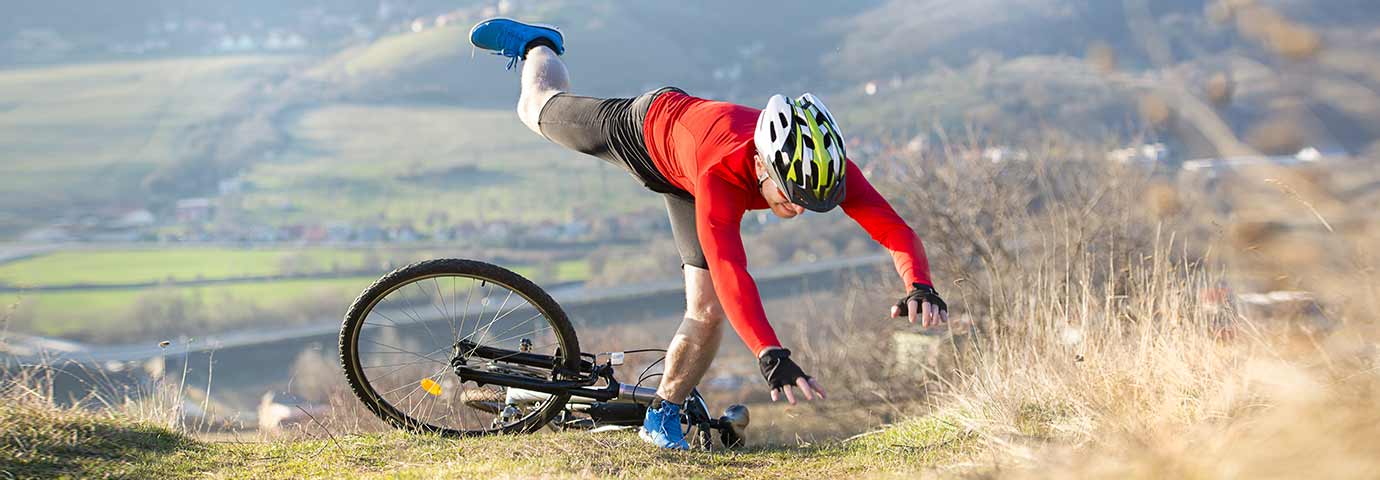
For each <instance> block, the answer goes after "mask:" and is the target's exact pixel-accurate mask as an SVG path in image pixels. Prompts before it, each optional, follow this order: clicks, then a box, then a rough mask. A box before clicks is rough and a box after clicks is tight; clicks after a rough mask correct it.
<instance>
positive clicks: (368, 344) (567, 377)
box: [340, 259, 749, 449]
mask: <svg viewBox="0 0 1380 480" xmlns="http://www.w3.org/2000/svg"><path fill="white" fill-rule="evenodd" d="M495 290H497V292H495ZM504 292H506V293H504ZM462 299H463V300H464V301H463V306H462V305H461V300H462ZM510 304H511V305H510ZM519 312H520V313H519ZM515 313H516V315H514V314H515ZM472 314H473V315H472ZM471 320H473V322H472V323H473V325H471ZM655 352H662V353H664V350H660V349H639V350H627V351H622V352H603V353H597V354H591V353H584V352H582V351H581V350H580V344H579V340H578V338H577V337H576V334H575V329H574V327H573V326H572V325H571V323H570V319H569V318H568V317H567V316H566V314H565V312H564V311H563V310H562V309H561V306H560V305H559V304H557V302H556V301H555V300H553V299H552V298H551V296H550V295H548V294H547V293H546V291H544V290H542V288H541V287H539V286H537V285H536V284H535V283H533V282H531V281H530V280H528V279H526V278H524V277H522V276H521V275H519V274H517V273H514V272H513V271H511V270H508V269H506V268H503V267H500V266H497V265H493V264H490V263H485V262H481V261H476V260H465V259H438V260H427V261H422V262H418V263H414V264H412V265H408V266H405V267H402V268H399V269H397V270H394V271H392V272H390V273H388V274H387V275H384V276H383V277H382V278H380V279H379V280H378V281H376V282H374V284H373V285H370V286H369V287H368V288H367V289H365V290H364V292H363V293H361V294H360V295H359V297H358V298H356V299H355V301H354V303H353V304H352V305H351V306H350V309H349V311H348V312H347V313H346V315H345V320H344V322H343V324H342V325H341V329H340V362H341V367H342V368H343V369H344V371H345V378H346V380H347V381H348V382H349V385H350V389H351V391H353V393H354V394H355V396H356V397H358V398H359V400H360V401H361V402H363V403H364V405H365V407H366V408H368V410H369V411H370V412H372V413H373V414H374V415H375V416H377V417H379V418H380V419H382V420H384V421H385V422H387V423H388V424H389V425H391V426H393V427H396V428H400V429H404V430H408V431H412V432H425V433H434V434H440V435H444V436H454V437H459V436H472V435H492V434H500V433H513V434H517V433H532V432H535V431H537V430H540V429H541V428H542V427H549V428H550V429H553V430H569V429H577V430H593V429H600V428H627V427H631V426H635V425H641V424H642V419H643V417H644V415H645V414H646V409H647V406H648V404H649V403H650V402H651V400H652V398H654V396H655V395H656V388H655V386H654V385H653V386H643V385H642V384H643V383H644V382H647V381H649V380H651V379H653V378H655V377H656V376H659V375H660V374H649V373H648V372H649V371H650V369H651V368H652V367H653V366H655V365H657V364H658V363H660V362H661V361H662V360H657V361H655V362H652V363H651V364H650V365H648V366H647V368H646V369H644V370H643V372H642V374H641V375H639V378H638V381H637V382H636V383H632V384H627V383H622V382H619V381H618V380H617V378H615V373H614V367H616V366H620V365H623V364H624V363H625V362H626V358H627V355H631V354H643V353H655ZM664 358H665V357H664V356H663V357H662V359H664ZM681 423H682V426H683V428H686V429H687V435H686V438H687V439H688V440H690V441H691V444H692V447H695V448H700V449H712V448H714V440H715V437H716V436H715V435H714V433H718V435H717V439H718V443H719V445H720V446H722V447H728V448H735V447H739V446H742V445H743V444H744V442H745V438H746V429H747V426H748V424H749V415H748V410H747V407H746V406H744V405H739V404H735V405H731V406H729V407H728V408H727V409H725V411H724V414H723V415H721V416H719V417H713V416H711V415H710V414H709V408H708V404H707V403H706V402H705V400H704V397H703V396H702V395H700V393H699V392H698V390H696V391H694V392H692V393H691V395H690V397H689V398H688V399H687V400H686V402H685V408H684V414H683V415H682V418H681Z"/></svg>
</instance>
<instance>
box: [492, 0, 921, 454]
mask: <svg viewBox="0 0 1380 480" xmlns="http://www.w3.org/2000/svg"><path fill="white" fill-rule="evenodd" d="M470 41H471V42H472V43H473V44H474V45H475V46H476V47H478V48H482V49H485V50H489V51H492V52H493V53H495V54H497V55H503V56H506V57H508V58H509V59H510V60H509V62H508V68H510V69H511V68H513V67H514V66H515V65H517V63H518V61H519V60H525V63H524V64H523V67H522V70H521V71H522V75H521V81H522V93H521V95H520V96H519V98H518V106H517V110H518V117H519V118H520V119H521V120H522V122H523V123H524V124H525V125H527V127H528V128H530V129H531V130H532V131H533V132H536V133H537V134H538V135H541V136H542V137H544V138H546V139H548V140H550V141H552V142H555V143H557V144H560V145H562V146H565V147H568V148H570V149H573V150H576V151H579V152H582V153H586V154H589V155H593V156H595V157H598V158H601V159H603V160H605V161H608V162H610V163H612V164H614V165H617V166H618V167H620V168H623V169H625V170H627V171H628V172H629V173H631V174H632V176H633V177H634V178H636V179H638V180H639V181H641V182H642V183H643V184H644V185H646V187H647V188H648V189H650V190H652V191H654V192H658V193H661V194H663V196H664V197H665V202H666V209H667V212H668V214H669V216H670V218H671V232H672V234H673V236H674V237H675V242H676V247H677V248H678V250H679V252H680V256H681V261H682V263H683V265H682V269H683V271H684V274H685V290H686V307H687V308H686V313H685V318H684V321H683V322H682V323H681V325H680V327H679V329H678V330H677V331H676V334H675V336H674V338H673V339H672V341H671V345H670V346H669V347H668V348H667V350H668V351H667V358H666V370H665V372H664V377H663V379H662V381H661V385H660V386H659V387H658V389H657V395H658V397H659V398H658V399H657V400H656V401H654V402H653V404H652V406H651V408H649V409H648V410H647V417H646V420H645V421H644V422H643V428H642V430H641V431H640V434H641V436H642V438H643V439H645V440H647V441H648V442H651V443H653V444H655V445H657V446H660V447H663V448H676V449H685V448H687V444H686V441H685V436H684V433H683V432H682V430H681V426H680V410H681V405H682V403H683V402H684V401H685V398H686V397H687V396H688V395H689V394H690V391H691V390H692V389H693V388H694V386H695V385H696V384H697V383H699V381H700V379H701V377H703V376H704V373H705V371H706V370H707V369H708V368H709V365H710V363H712V362H713V359H714V356H715V354H716V353H717V352H718V348H719V340H720V338H721V337H722V332H723V329H722V325H723V321H724V319H725V317H727V320H728V322H729V323H730V324H731V325H732V326H733V329H734V330H735V331H737V332H738V335H739V336H740V337H742V339H743V341H744V342H745V343H747V346H748V348H749V349H751V350H752V352H753V353H754V354H755V355H756V356H757V358H758V364H759V367H760V368H761V371H762V375H763V377H765V378H766V380H767V383H768V385H769V386H770V388H771V398H772V400H773V401H776V400H778V399H779V398H780V397H781V396H784V397H785V398H786V399H787V400H788V401H789V402H791V403H792V404H794V403H795V402H796V394H795V393H794V392H793V389H794V388H799V389H800V393H801V394H802V395H803V396H804V398H805V399H807V400H813V399H814V398H815V397H818V398H824V395H825V394H824V390H823V389H822V388H821V387H820V385H819V382H818V381H817V380H816V379H814V378H812V377H810V376H809V375H806V374H805V372H804V371H802V370H801V368H800V366H798V365H797V364H796V363H795V362H794V361H792V360H791V352H790V350H787V349H785V348H782V346H781V342H780V341H779V340H778V339H777V337H776V334H775V332H774V331H773V330H772V327H771V325H770V324H768V323H767V316H766V313H765V311H764V310H763V308H762V301H761V299H760V298H759V296H758V293H757V286H756V284H755V283H754V282H753V279H752V277H751V276H749V275H748V272H747V257H746V255H745V253H744V251H743V241H742V237H741V235H740V222H741V221H742V218H743V214H744V213H745V212H746V211H748V210H757V209H771V211H772V212H773V213H774V214H776V215H777V216H779V217H781V218H793V217H795V216H797V215H800V214H801V213H803V212H804V211H805V210H811V211H814V212H827V211H830V210H832V209H833V208H834V207H843V211H844V213H845V214H847V215H848V216H849V217H852V218H853V219H854V220H855V221H857V222H858V224H859V225H861V226H862V228H863V229H864V230H866V231H867V233H868V234H869V235H871V237H872V238H873V239H874V240H876V241H877V242H878V243H880V244H881V245H882V246H883V247H885V248H886V249H887V250H889V251H890V252H891V256H892V258H893V260H894V262H895V265H896V270H897V272H898V273H899V274H900V276H901V279H902V280H903V281H904V282H905V284H906V285H908V286H909V287H908V291H909V293H907V294H906V295H905V296H903V297H902V298H901V299H900V300H899V301H898V302H897V304H896V305H893V306H892V307H891V315H892V316H893V317H897V316H901V315H905V316H907V317H909V319H910V321H911V322H912V323H913V322H916V321H917V320H919V321H920V322H921V323H922V324H923V325H924V326H926V327H928V326H931V325H936V324H939V323H942V322H946V321H948V312H947V310H948V308H947V306H946V305H945V303H944V301H943V300H942V299H941V298H940V297H939V294H938V293H937V292H936V291H935V290H934V287H933V283H932V282H931V281H930V278H929V263H928V261H927V259H926V257H925V252H924V248H923V246H922V245H921V242H920V238H919V237H918V236H917V235H916V234H915V232H914V231H913V230H911V228H910V227H909V226H907V225H906V223H905V222H904V221H903V220H901V218H900V217H899V216H897V215H896V212H895V211H894V210H893V209H892V208H891V206H890V205H889V204H888V203H887V201H886V200H885V199H883V198H882V197H881V195H879V194H878V193H877V191H876V189H874V188H872V185H871V184H870V183H868V181H867V179H866V178H864V177H863V175H862V173H861V172H860V171H859V170H858V167H857V166H856V165H854V164H853V162H852V161H849V160H848V158H847V155H846V151H845V149H844V141H843V135H842V133H841V132H840V130H839V127H838V124H837V123H836V122H835V121H834V118H833V116H832V115H830V114H829V110H828V109H827V108H825V106H824V103H823V102H821V101H820V100H819V98H818V97H815V96H814V95H811V94H809V93H806V94H804V95H801V96H799V97H797V98H795V99H788V98H786V97H784V96H781V95H775V96H772V97H771V99H770V100H768V102H767V104H766V107H765V108H764V109H761V110H758V109H756V108H751V107H746V106H741V105H734V104H731V103H726V102H717V101H712V100H706V99H702V98H696V97H694V96H691V95H688V94H686V93H685V92H684V91H682V90H680V89H678V88H674V87H664V88H659V89H656V90H653V91H650V92H647V93H644V94H642V95H639V96H637V97H632V98H593V97H585V96H578V95H573V94H571V93H569V92H570V80H569V75H568V74H567V72H566V67H565V64H564V63H563V62H562V61H561V59H560V58H558V57H559V56H560V55H561V54H563V53H565V44H564V42H565V39H564V37H563V35H562V34H561V32H560V31H558V30H556V29H555V28H554V27H550V26H546V25H537V24H525V23H521V22H517V21H514V20H510V19H505V18H494V19H489V20H485V21H483V22H480V23H478V24H477V25H475V26H474V28H473V29H472V30H471V31H470Z"/></svg>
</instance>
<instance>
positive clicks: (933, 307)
mask: <svg viewBox="0 0 1380 480" xmlns="http://www.w3.org/2000/svg"><path fill="white" fill-rule="evenodd" d="M902 315H906V316H909V317H910V323H915V320H916V319H919V320H920V326H922V327H925V328H930V327H934V326H938V325H939V324H941V323H948V322H949V305H948V304H946V303H944V299H942V298H939V292H937V291H935V290H934V287H931V286H929V285H925V284H923V283H915V284H911V291H910V293H908V294H906V296H904V297H901V299H900V300H897V301H896V305H892V306H891V318H896V317H899V316H902Z"/></svg>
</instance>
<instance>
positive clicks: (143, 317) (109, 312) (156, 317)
mask: <svg viewBox="0 0 1380 480" xmlns="http://www.w3.org/2000/svg"><path fill="white" fill-rule="evenodd" d="M374 280H377V277H374V276H357V277H343V278H330V279H311V280H285V281H273V282H245V283H229V284H216V285H206V286H197V287H159V288H122V289H111V290H77V291H60V292H40V293H25V294H17V295H21V300H20V306H19V310H18V312H17V313H16V318H15V327H16V330H19V331H23V332H25V333H31V334H36V335H43V336H52V337H63V338H71V339H78V340H83V341H93V342H97V343H100V342H120V341H130V340H133V339H140V338H147V336H149V335H162V336H167V335H177V334H204V333H213V332H224V331H231V330H235V329H239V328H247V327H253V326H260V325H262V324H264V323H273V324H282V322H283V321H287V320H290V321H293V322H296V323H301V322H308V321H314V320H320V319H321V318H326V316H327V315H338V314H340V313H343V312H344V311H345V309H346V308H347V307H348V306H349V303H350V301H351V300H353V299H354V297H355V295H358V294H359V292H361V291H363V290H364V288H365V287H368V286H369V284H370V283H373V281H374Z"/></svg>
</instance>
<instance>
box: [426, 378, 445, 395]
mask: <svg viewBox="0 0 1380 480" xmlns="http://www.w3.org/2000/svg"><path fill="white" fill-rule="evenodd" d="M422 390H426V393H430V394H431V395H432V396H434V397H439V396H441V384H439V383H436V382H435V381H432V380H431V379H430V378H423V379H422Z"/></svg>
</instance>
